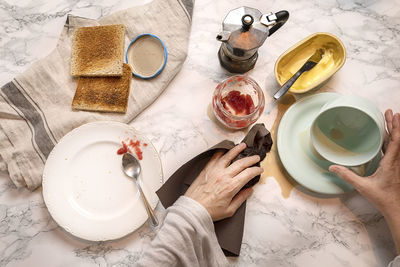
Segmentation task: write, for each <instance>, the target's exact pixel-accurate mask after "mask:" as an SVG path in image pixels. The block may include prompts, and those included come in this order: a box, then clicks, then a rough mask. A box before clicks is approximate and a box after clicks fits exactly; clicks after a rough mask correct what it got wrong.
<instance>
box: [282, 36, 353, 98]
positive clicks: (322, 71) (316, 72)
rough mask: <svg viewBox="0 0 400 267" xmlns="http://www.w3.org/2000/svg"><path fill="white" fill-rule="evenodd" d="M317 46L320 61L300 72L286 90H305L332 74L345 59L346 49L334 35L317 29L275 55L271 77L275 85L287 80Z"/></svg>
mask: <svg viewBox="0 0 400 267" xmlns="http://www.w3.org/2000/svg"><path fill="white" fill-rule="evenodd" d="M320 48H322V49H323V50H324V55H323V57H322V59H321V61H320V62H319V63H318V64H317V65H316V66H315V67H314V68H312V69H311V70H310V71H308V72H305V73H303V74H302V75H301V76H300V77H299V78H298V79H297V81H296V82H295V83H294V84H293V85H292V87H291V88H290V90H289V92H291V93H305V92H308V91H310V90H311V89H313V88H315V87H317V86H319V85H321V84H322V83H323V82H325V81H326V80H327V79H329V78H330V77H331V76H332V75H333V74H335V73H336V72H337V71H338V70H339V69H340V68H341V67H342V66H343V64H344V62H345V61H346V49H345V47H344V45H343V43H342V42H341V41H340V40H339V38H337V37H336V36H334V35H332V34H330V33H325V32H319V33H314V34H312V35H310V36H308V37H307V38H305V39H303V40H302V41H300V42H298V43H297V44H295V45H294V46H292V47H291V48H289V49H288V50H287V51H286V52H285V53H283V54H282V55H281V56H280V57H279V58H278V60H277V61H276V63H275V78H276V81H277V82H278V83H279V85H280V86H282V85H283V84H284V83H285V82H286V81H287V80H289V79H290V78H291V77H292V76H293V75H294V74H295V73H296V72H297V71H298V70H299V69H300V68H301V66H303V64H304V63H306V61H307V59H308V58H309V57H310V56H312V55H313V54H314V52H315V51H316V50H317V49H320Z"/></svg>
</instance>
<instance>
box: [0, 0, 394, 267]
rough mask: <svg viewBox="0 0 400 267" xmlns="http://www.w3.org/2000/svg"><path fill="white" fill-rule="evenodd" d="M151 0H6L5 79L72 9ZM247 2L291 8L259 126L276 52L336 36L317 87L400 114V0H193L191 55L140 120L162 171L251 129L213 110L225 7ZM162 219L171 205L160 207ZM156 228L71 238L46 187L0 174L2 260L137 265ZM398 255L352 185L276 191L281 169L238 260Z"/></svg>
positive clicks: (98, 10) (272, 262) (265, 186)
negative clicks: (327, 73) (336, 49)
mask: <svg viewBox="0 0 400 267" xmlns="http://www.w3.org/2000/svg"><path fill="white" fill-rule="evenodd" d="M145 2H148V1H133V2H132V1H128V0H122V1H118V0H111V1H106V0H101V1H94V0H88V1H77V0H75V1H73V0H67V1H61V0H55V1H45V0H40V1H28V0H22V1H11V0H9V1H4V0H0V82H1V84H4V83H6V82H7V81H9V80H10V79H12V77H14V76H15V75H16V74H18V73H20V72H22V71H24V70H25V69H26V68H27V67H28V66H29V65H30V64H32V63H33V62H35V61H36V60H37V59H39V58H42V57H44V56H46V55H47V54H48V53H49V52H50V51H51V50H52V49H53V48H54V47H55V46H56V44H57V39H58V35H59V33H60V32H61V29H62V27H63V24H64V22H65V19H66V16H67V14H68V13H71V14H74V15H78V16H83V17H89V18H94V19H97V18H100V17H102V16H104V15H107V14H110V13H112V12H115V11H117V10H121V9H124V8H127V7H131V6H133V5H138V4H141V3H145ZM241 5H248V6H252V7H256V8H258V9H260V10H261V11H262V12H269V11H274V12H276V11H279V10H282V9H286V10H288V11H289V12H290V18H289V20H288V22H287V23H286V24H285V25H284V26H283V27H282V28H281V29H280V30H279V31H277V32H276V33H275V34H274V35H273V36H271V37H269V38H268V39H267V40H266V42H265V44H264V45H263V46H262V47H261V48H260V49H259V59H258V62H257V64H256V67H255V69H254V70H251V71H250V72H249V75H250V76H251V77H252V78H254V79H255V80H256V81H257V82H258V83H259V84H260V85H261V87H262V88H263V90H264V92H265V93H266V99H267V104H266V109H265V111H264V114H263V116H262V117H261V118H260V120H259V121H260V122H264V123H265V124H266V126H267V128H270V127H271V126H272V124H273V121H274V119H275V116H276V112H277V111H276V106H275V105H274V104H273V103H272V102H270V101H271V100H270V99H271V95H272V94H273V93H274V92H275V91H276V90H277V88H278V85H277V84H276V81H275V78H274V74H273V69H274V64H275V60H276V59H277V58H278V56H279V55H280V54H282V53H283V52H284V51H285V50H286V49H288V48H289V47H290V46H292V45H294V44H295V43H296V42H298V41H300V40H301V39H303V38H305V37H306V36H308V35H310V34H312V33H315V32H319V31H324V32H329V33H332V34H335V35H336V36H338V37H339V38H340V39H341V40H342V41H343V43H344V45H345V47H346V49H347V61H346V63H345V65H344V66H343V68H342V69H341V70H340V71H339V72H338V73H336V74H335V76H334V77H333V78H332V79H330V80H329V81H328V83H327V84H326V85H325V86H324V87H323V88H322V89H321V91H337V92H340V93H345V94H350V93H355V94H358V95H362V96H365V97H367V98H370V99H372V100H373V101H374V102H375V103H377V105H378V106H379V107H380V108H381V110H384V109H386V108H393V109H395V110H396V111H399V105H398V103H399V101H398V100H399V99H400V88H399V87H400V54H399V48H400V47H399V44H400V1H399V0H383V1H378V0H366V1H361V0H357V1H355V0H336V1H334V0H328V1H317V0H313V1H306V0H298V1H290V0H282V1H256V0H246V1H239V0H230V1H228V0H221V1H211V0H197V2H196V4H195V8H194V17H193V25H192V32H191V39H190V45H189V53H188V58H187V61H186V62H185V64H184V67H183V68H182V70H181V72H180V73H179V74H178V75H177V77H176V78H175V79H174V80H173V82H172V83H171V84H170V86H169V87H168V88H167V90H166V91H165V92H164V93H163V94H162V95H161V96H160V97H159V98H158V99H157V100H156V101H155V103H153V104H152V105H151V106H150V107H149V108H148V109H146V110H145V111H144V112H143V113H142V114H141V115H140V116H138V117H137V118H136V119H135V120H134V121H133V122H132V125H133V126H134V127H135V128H137V129H138V130H140V131H141V132H143V133H144V134H145V135H146V136H147V137H148V138H149V139H150V140H151V142H152V143H153V144H154V145H155V147H156V149H157V150H158V152H159V153H160V157H161V160H162V164H163V169H164V175H165V178H168V177H169V176H170V175H171V174H172V173H173V172H174V171H175V170H176V168H178V167H179V166H180V165H181V164H183V163H184V162H186V161H187V160H189V159H190V158H191V157H193V156H194V155H196V154H197V153H199V152H201V151H203V150H204V149H206V148H207V147H209V146H212V145H213V144H215V143H217V142H219V141H221V140H223V139H231V140H234V141H236V142H238V141H240V140H241V138H243V136H244V132H243V131H237V132H233V131H227V130H225V129H222V128H220V127H219V126H218V125H216V124H215V123H214V122H213V121H212V120H211V119H210V118H209V116H208V115H207V108H208V105H209V103H210V100H211V95H212V92H213V90H214V88H215V86H216V84H217V83H218V82H220V81H221V80H222V79H224V78H226V77H228V76H229V75H230V74H229V73H227V72H226V71H224V70H223V69H221V67H220V66H219V62H218V58H217V56H216V54H217V51H218V48H219V45H220V43H219V42H217V41H216V40H215V36H216V34H217V33H218V32H219V31H220V30H221V22H222V20H223V18H224V17H225V15H226V13H227V12H228V11H229V10H230V9H233V8H236V7H238V6H241ZM156 212H157V215H158V216H159V217H162V216H163V214H164V210H163V208H162V207H160V205H158V207H157V210H156ZM155 234H156V231H153V230H152V229H150V228H149V227H148V225H143V226H142V227H141V228H140V229H138V230H137V231H135V232H134V233H133V234H131V235H129V236H127V237H125V238H123V239H120V240H116V241H113V242H87V241H84V240H80V239H78V238H75V237H73V236H71V235H69V234H68V233H66V232H65V231H64V230H62V229H61V228H60V227H58V226H57V224H56V223H55V222H54V221H53V220H52V218H51V216H50V215H49V213H48V211H47V209H46V206H45V204H44V203H43V198H42V194H41V189H38V190H36V191H35V192H29V191H27V190H25V189H16V188H14V186H13V185H12V184H11V182H10V181H9V178H8V177H7V174H1V175H0V266H131V265H132V264H134V262H135V261H136V260H137V259H138V258H139V257H140V255H141V253H142V252H143V249H144V248H145V245H146V244H148V242H150V240H151V239H152V238H153V237H154V236H155ZM394 256H395V250H394V245H393V241H392V239H391V236H390V231H389V229H388V227H387V225H386V222H385V220H384V218H383V216H382V215H381V214H380V213H379V212H378V211H377V210H376V209H375V208H374V207H373V206H372V205H371V204H370V203H368V201H366V200H365V199H364V198H363V197H361V196H360V195H359V194H357V193H356V192H353V193H351V194H346V195H344V196H342V197H340V198H322V197H320V196H316V195H312V194H307V193H305V192H304V190H302V189H301V188H296V189H293V191H292V192H291V195H290V197H289V198H287V199H285V198H283V197H282V195H281V193H280V186H279V184H278V183H277V182H276V181H275V179H274V178H273V177H268V178H267V179H266V182H265V183H260V184H258V185H256V187H255V194H254V195H253V196H252V197H251V199H250V200H249V202H248V205H247V215H246V223H245V233H244V238H243V245H242V251H241V256H240V257H239V258H237V259H230V260H231V262H232V264H233V265H235V266H321V265H323V266H324V267H329V266H335V267H336V266H386V265H387V263H388V262H389V261H390V260H391V259H392V258H393V257H394Z"/></svg>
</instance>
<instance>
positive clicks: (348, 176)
mask: <svg viewBox="0 0 400 267" xmlns="http://www.w3.org/2000/svg"><path fill="white" fill-rule="evenodd" d="M329 171H330V172H333V173H335V174H337V175H338V176H340V177H341V178H343V180H345V181H346V182H348V183H349V184H351V185H352V186H354V187H355V188H356V189H358V188H360V186H361V183H362V182H363V181H364V179H363V177H361V176H358V175H357V174H355V173H354V172H353V171H352V170H349V169H348V168H346V167H344V166H340V165H331V166H330V167H329Z"/></svg>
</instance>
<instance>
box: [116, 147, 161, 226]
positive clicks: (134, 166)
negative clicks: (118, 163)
mask: <svg viewBox="0 0 400 267" xmlns="http://www.w3.org/2000/svg"><path fill="white" fill-rule="evenodd" d="M122 167H123V169H124V172H125V174H126V175H127V176H129V177H131V178H133V179H134V180H135V182H136V186H137V188H138V191H139V193H140V195H141V196H142V199H143V203H144V206H145V208H146V211H147V214H148V215H149V217H150V222H151V225H152V226H154V227H157V226H158V219H157V217H156V216H155V215H154V212H153V210H152V209H151V206H150V204H149V202H148V201H147V198H146V196H145V195H144V193H143V190H142V187H141V186H140V183H139V180H138V178H139V175H140V172H141V170H142V168H141V167H140V163H139V161H138V160H137V159H136V158H135V157H134V156H133V155H132V154H131V153H125V154H124V155H123V156H122Z"/></svg>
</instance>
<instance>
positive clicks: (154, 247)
mask: <svg viewBox="0 0 400 267" xmlns="http://www.w3.org/2000/svg"><path fill="white" fill-rule="evenodd" d="M137 265H138V266H177V265H179V266H205V265H209V266H223V265H227V260H226V258H225V256H224V255H223V253H222V250H221V248H220V247H219V245H218V241H217V239H216V236H215V232H214V225H213V222H212V220H211V217H210V215H209V214H208V212H207V211H206V210H205V209H204V208H203V207H202V206H201V205H200V204H198V203H197V202H195V201H194V200H192V199H189V198H187V197H180V198H179V199H178V200H177V201H176V202H175V204H174V205H173V206H171V207H170V208H168V209H167V215H166V217H165V220H164V224H163V226H162V227H161V229H160V230H159V232H158V234H157V236H156V237H155V238H154V240H153V241H152V242H151V243H150V246H149V247H148V248H147V249H146V250H145V252H144V254H143V256H142V258H141V259H140V260H139V262H138V263H137Z"/></svg>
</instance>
